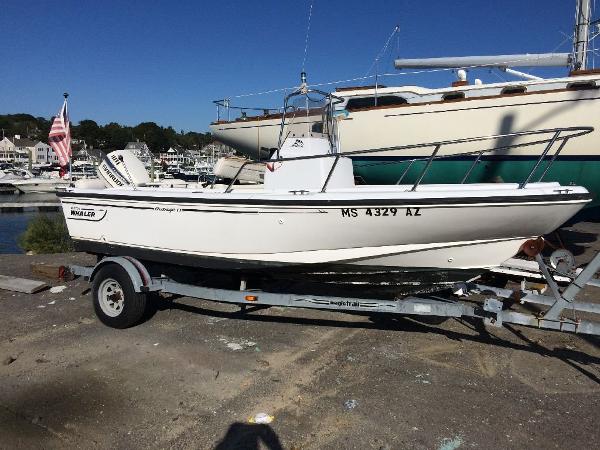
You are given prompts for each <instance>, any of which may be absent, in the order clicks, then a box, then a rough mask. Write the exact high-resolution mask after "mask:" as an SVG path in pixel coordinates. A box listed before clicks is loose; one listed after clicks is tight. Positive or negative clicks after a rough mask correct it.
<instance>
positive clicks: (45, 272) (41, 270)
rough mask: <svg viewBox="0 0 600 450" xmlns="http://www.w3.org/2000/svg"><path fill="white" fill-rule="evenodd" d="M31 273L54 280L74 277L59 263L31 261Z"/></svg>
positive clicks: (69, 279) (68, 279) (66, 279)
mask: <svg viewBox="0 0 600 450" xmlns="http://www.w3.org/2000/svg"><path fill="white" fill-rule="evenodd" d="M31 273H33V274H34V275H37V276H42V277H47V278H52V279H54V280H65V281H71V280H72V279H73V278H74V277H73V275H72V274H71V272H70V271H69V270H68V269H67V268H65V266H63V265H61V264H45V263H31Z"/></svg>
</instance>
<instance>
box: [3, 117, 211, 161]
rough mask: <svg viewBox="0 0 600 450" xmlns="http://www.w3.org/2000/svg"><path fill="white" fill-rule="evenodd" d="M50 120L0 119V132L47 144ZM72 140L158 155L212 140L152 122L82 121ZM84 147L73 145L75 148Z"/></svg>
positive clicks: (92, 145) (207, 135)
mask: <svg viewBox="0 0 600 450" xmlns="http://www.w3.org/2000/svg"><path fill="white" fill-rule="evenodd" d="M52 119H53V118H50V119H46V118H45V117H34V116H32V115H31V114H5V115H0V128H1V129H2V130H3V133H4V136H6V137H8V138H12V137H13V136H14V135H16V134H18V135H21V137H22V138H25V137H26V138H29V139H32V140H36V141H42V142H48V133H49V132H50V126H51V124H52ZM71 137H72V138H73V139H77V140H79V141H85V143H86V144H87V146H88V147H90V146H91V147H93V148H99V149H101V150H104V151H107V152H108V151H112V150H116V149H122V148H125V145H126V144H127V143H128V142H132V141H136V140H140V141H144V142H146V144H148V147H149V148H150V150H152V151H153V152H154V153H158V152H160V151H163V150H167V149H168V148H169V147H172V146H180V147H183V148H189V149H199V148H202V147H203V146H205V145H206V144H210V143H211V142H212V141H213V140H214V139H213V137H212V136H211V134H210V133H198V132H195V131H188V132H187V133H186V132H184V130H181V131H180V132H179V133H178V132H177V131H175V129H173V127H171V126H168V127H166V128H165V127H162V126H160V125H157V124H156V123H154V122H142V123H140V124H138V125H136V126H134V127H130V126H126V125H120V124H118V123H116V122H110V123H108V124H106V125H98V123H96V122H95V121H94V120H90V119H85V120H82V121H80V122H79V123H78V124H71ZM82 145H83V144H82V143H80V144H77V145H73V147H74V148H77V147H81V146H82Z"/></svg>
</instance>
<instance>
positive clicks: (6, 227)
mask: <svg viewBox="0 0 600 450" xmlns="http://www.w3.org/2000/svg"><path fill="white" fill-rule="evenodd" d="M56 201H57V198H56V195H54V194H27V195H12V194H11V195H2V196H0V203H15V204H21V203H34V202H48V203H55V202H56ZM39 214H47V215H48V216H50V217H54V216H56V215H57V214H59V213H56V212H52V213H39V212H2V213H0V254H3V253H23V250H22V249H21V248H20V247H19V245H18V239H19V236H20V235H21V234H22V233H23V232H24V231H25V230H26V229H27V225H28V224H29V222H30V221H31V220H32V219H34V218H35V217H37V216H38V215H39Z"/></svg>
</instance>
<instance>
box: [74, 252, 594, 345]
mask: <svg viewBox="0 0 600 450" xmlns="http://www.w3.org/2000/svg"><path fill="white" fill-rule="evenodd" d="M535 260H536V262H537V264H538V267H539V271H540V273H541V274H542V276H543V279H544V281H545V283H546V284H547V286H548V289H547V291H549V294H546V293H540V292H536V291H531V290H527V289H526V288H525V285H524V284H522V285H521V288H520V289H503V288H497V287H493V286H487V285H481V284H475V283H458V284H457V285H455V287H454V289H453V292H454V293H453V295H448V296H445V297H441V296H432V297H417V296H409V297H404V298H402V299H398V300H382V299H369V298H354V297H336V296H323V295H312V294H294V293H273V292H266V291H262V290H255V289H248V288H247V286H246V280H245V279H244V278H241V279H240V287H239V289H222V288H214V287H207V286H202V285H197V284H186V283H181V282H177V281H174V280H173V279H171V278H168V277H166V276H159V277H153V276H151V275H150V272H149V271H148V269H147V268H146V267H145V266H144V264H143V263H142V262H141V261H139V260H137V259H135V258H132V257H130V256H110V257H105V258H103V259H101V260H99V262H98V263H97V264H96V265H95V266H93V267H87V266H78V265H73V266H70V271H71V273H73V274H74V275H77V276H82V277H84V278H86V279H87V280H89V281H90V282H92V283H93V288H92V294H93V296H94V301H95V306H97V307H96V308H95V309H96V313H97V314H98V316H99V318H100V320H101V321H102V322H103V323H105V324H107V325H109V326H113V327H116V328H127V327H130V326H133V325H135V324H136V323H138V322H139V320H140V318H141V316H142V313H143V311H142V309H145V308H146V296H147V295H148V294H150V293H158V292H163V293H167V294H174V295H180V296H186V297H192V298H198V299H204V300H209V301H215V302H222V303H233V304H238V305H241V306H242V308H245V306H246V305H261V306H280V307H295V308H312V309H323V310H334V311H352V312H361V313H386V314H400V315H416V316H435V317H446V318H450V317H454V318H465V317H468V318H474V319H480V320H483V321H484V323H485V324H486V325H489V326H494V327H502V326H503V325H505V324H518V325H525V326H529V327H534V328H539V329H547V330H556V331H564V332H571V333H578V334H590V335H600V322H598V321H595V320H584V319H581V318H580V317H579V315H578V313H591V314H600V303H585V302H578V301H576V300H575V299H576V296H577V295H578V294H579V293H580V292H581V290H582V289H583V288H584V287H585V286H586V285H592V286H598V278H595V274H596V272H597V271H598V270H599V269H600V252H599V253H597V254H596V255H595V256H594V258H593V259H592V261H591V262H590V263H588V265H587V266H586V267H585V269H583V270H582V271H580V272H579V273H578V275H576V276H573V277H572V278H571V282H570V283H569V284H568V285H567V286H566V287H565V288H563V289H561V288H560V286H559V285H558V283H557V282H556V281H555V279H554V278H553V275H552V274H551V269H550V268H549V267H548V266H547V265H546V263H545V262H544V260H543V258H542V256H541V255H540V254H537V255H536V256H535ZM104 268H110V270H102V269H104ZM115 270H117V271H116V272H115ZM106 273H117V275H118V273H121V274H122V275H124V276H116V277H115V278H118V279H119V280H120V281H116V283H117V284H114V283H113V286H119V283H121V284H124V285H125V284H127V280H126V279H128V281H129V282H130V283H131V285H130V286H123V288H122V289H121V290H120V293H119V292H116V293H115V291H114V289H113V291H110V292H112V293H111V294H110V295H112V296H113V298H112V299H110V300H111V301H112V303H113V304H119V302H120V304H121V308H123V304H125V303H126V302H128V301H130V302H131V301H132V298H134V297H135V299H136V302H138V311H137V312H136V313H135V314H133V315H130V317H129V319H127V320H120V321H116V322H115V320H112V321H111V320H109V319H111V318H110V317H109V318H108V319H107V317H103V315H104V313H103V309H102V308H100V307H99V306H98V305H97V303H98V302H101V301H102V298H101V297H102V295H106V293H105V294H103V293H102V292H98V286H101V285H102V284H101V283H102V282H103V281H106V280H104V279H99V278H108V276H107V275H103V274H106ZM110 280H111V281H112V282H115V280H114V279H112V278H110ZM117 291H118V288H117ZM490 293H491V294H492V295H493V296H491V297H487V298H485V299H484V301H483V303H465V302H463V301H460V300H458V298H460V297H464V296H469V295H472V294H484V295H485V294H488V295H489V294H490ZM127 297H129V298H127ZM104 300H106V299H104ZM505 300H511V302H512V303H514V302H520V303H521V304H525V303H532V304H535V305H538V306H542V307H544V306H545V307H548V308H547V309H546V310H545V311H542V312H540V313H523V312H519V311H514V310H511V309H509V307H508V305H507V302H505ZM115 312H116V313H117V316H118V315H119V314H120V312H119V311H118V310H116V311H115ZM138 316H139V317H138ZM113 319H114V317H113Z"/></svg>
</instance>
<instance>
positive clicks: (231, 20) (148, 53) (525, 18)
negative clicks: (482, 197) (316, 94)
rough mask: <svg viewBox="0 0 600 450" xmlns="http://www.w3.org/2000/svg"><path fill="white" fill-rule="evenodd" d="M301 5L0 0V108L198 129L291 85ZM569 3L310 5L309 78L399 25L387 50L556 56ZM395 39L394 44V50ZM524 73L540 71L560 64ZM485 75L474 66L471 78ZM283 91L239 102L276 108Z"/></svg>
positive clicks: (375, 48) (358, 68) (326, 77)
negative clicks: (222, 106)
mask: <svg viewBox="0 0 600 450" xmlns="http://www.w3.org/2000/svg"><path fill="white" fill-rule="evenodd" d="M310 3H311V1H310V0H296V1H291V0H279V1H272V0H262V1H221V2H214V1H211V2H201V1H192V0H186V1H177V0H171V1H159V0H145V1H134V0H129V1H125V0H122V1H114V0H104V1H92V0H78V1H70V0H63V1H62V2H59V3H57V2H49V1H27V2H24V1H22V0H4V1H3V2H2V8H1V9H2V14H1V15H0V30H1V33H2V45H0V58H1V60H2V63H3V71H2V72H3V73H2V75H0V113H16V112H28V113H31V114H34V115H36V116H38V115H40V116H46V117H49V116H51V115H53V114H55V113H56V112H57V110H58V108H59V106H60V103H61V100H62V96H61V95H62V92H63V91H65V90H66V91H68V92H69V93H70V94H71V97H70V102H71V103H70V105H71V109H70V111H71V119H72V120H73V121H74V122H78V121H79V120H82V119H94V120H96V121H97V122H99V123H102V124H103V123H106V122H109V121H117V122H120V123H123V124H128V125H135V124H137V123H139V122H141V121H154V122H157V123H159V124H161V125H164V126H167V125H172V126H173V127H174V128H175V129H177V130H180V129H184V130H186V131H188V130H194V131H205V130H207V127H208V124H209V122H210V121H212V120H214V119H215V117H216V110H215V107H214V105H213V104H212V103H211V101H212V100H214V99H217V98H223V97H228V96H229V97H230V96H234V95H237V94H245V93H253V92H261V91H265V90H269V89H273V88H283V87H288V86H293V85H295V84H296V83H297V82H298V78H299V72H300V71H301V67H302V59H303V56H304V43H305V33H306V26H307V19H308V9H309V5H310ZM574 10H575V0H527V1H523V0H496V1H485V0H478V1H472V0H459V1H448V0H431V1H428V2H426V1H423V0H413V1H409V0H393V1H392V0H371V1H360V0H344V1H341V0H314V7H313V14H312V21H311V32H310V37H309V47H308V57H307V61H306V71H307V72H308V76H309V82H313V83H317V82H327V81H333V80H341V79H349V78H353V77H360V76H364V75H365V74H366V72H367V71H368V70H369V68H370V66H371V64H372V63H373V60H374V58H375V56H376V55H377V54H378V53H379V51H380V50H381V48H382V47H383V45H384V43H385V41H386V40H387V38H388V36H389V35H390V33H391V32H392V31H393V29H394V27H395V26H396V25H397V24H398V25H400V34H399V36H400V39H399V42H398V41H397V40H396V39H394V42H393V43H392V44H391V46H390V47H391V49H390V52H388V53H387V55H386V57H385V58H384V60H383V61H382V63H381V67H380V71H382V72H393V71H394V69H393V67H392V58H393V57H395V56H397V53H398V51H397V50H398V49H399V54H400V56H401V57H434V56H461V55H478V54H504V53H526V52H529V53H537V52H549V51H553V50H559V51H570V42H567V43H566V44H564V45H563V46H562V47H560V48H558V49H557V46H559V44H561V42H563V41H564V40H565V36H564V35H563V34H561V32H562V33H566V34H570V33H571V32H572V29H573V20H574V19H573V16H574ZM398 44H399V45H398ZM543 70H544V69H537V70H534V71H532V73H538V74H542V75H550V74H557V75H558V74H564V73H565V71H562V70H558V71H556V70H554V69H553V70H554V72H552V71H550V72H549V71H548V69H545V71H543ZM472 76H478V77H480V78H483V79H484V80H488V81H494V80H499V78H497V76H496V75H493V74H490V73H488V72H487V71H483V72H480V73H478V74H476V75H474V74H473V75H472ZM453 79H454V76H453V75H452V74H450V73H441V74H427V75H424V76H423V75H421V76H420V77H416V76H396V77H393V78H392V79H389V80H386V81H384V83H386V84H388V85H390V84H421V85H425V86H443V85H447V84H449V83H450V82H451V81H452V80H453ZM282 95H283V94H280V93H277V94H273V95H269V96H262V97H261V96H259V97H250V98H244V99H240V102H243V104H244V106H251V105H258V106H280V104H281V97H282Z"/></svg>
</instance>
